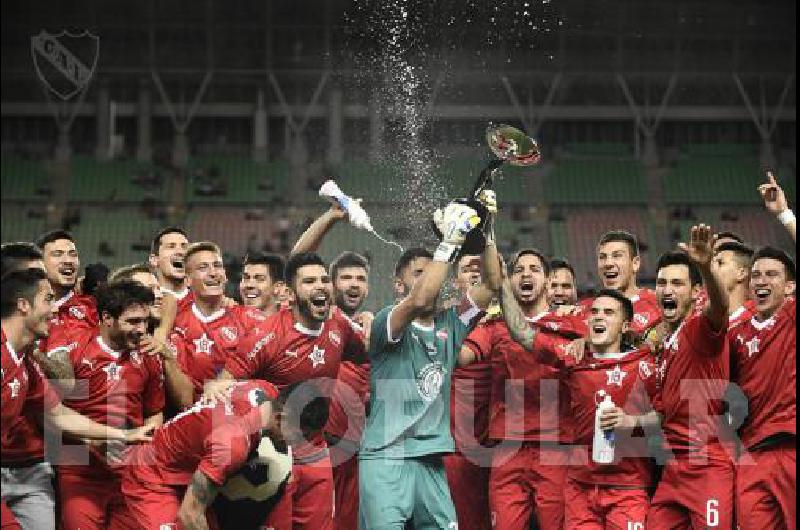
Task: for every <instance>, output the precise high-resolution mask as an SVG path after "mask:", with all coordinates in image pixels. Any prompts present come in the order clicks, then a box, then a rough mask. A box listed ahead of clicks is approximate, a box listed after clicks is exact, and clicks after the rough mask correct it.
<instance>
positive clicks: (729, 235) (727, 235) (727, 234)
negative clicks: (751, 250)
mask: <svg viewBox="0 0 800 530" xmlns="http://www.w3.org/2000/svg"><path fill="white" fill-rule="evenodd" d="M716 236H717V239H733V240H734V241H736V242H737V243H744V238H743V237H742V236H740V235H739V234H737V233H736V232H731V231H729V230H725V231H722V232H717V233H716Z"/></svg>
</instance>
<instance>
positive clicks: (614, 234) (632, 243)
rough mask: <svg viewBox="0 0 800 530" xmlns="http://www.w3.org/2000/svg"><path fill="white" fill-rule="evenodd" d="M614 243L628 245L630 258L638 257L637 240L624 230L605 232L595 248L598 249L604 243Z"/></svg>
mask: <svg viewBox="0 0 800 530" xmlns="http://www.w3.org/2000/svg"><path fill="white" fill-rule="evenodd" d="M614 242H619V243H625V244H626V245H628V249H629V250H630V251H631V257H632V258H634V257H636V256H638V255H639V240H638V239H637V238H636V236H635V235H633V234H631V233H630V232H626V231H625V230H611V231H609V232H606V233H605V234H603V237H601V238H600V241H599V242H598V243H597V248H598V249H599V248H600V247H602V246H603V245H605V244H606V243H614Z"/></svg>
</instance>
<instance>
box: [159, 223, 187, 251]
mask: <svg viewBox="0 0 800 530" xmlns="http://www.w3.org/2000/svg"><path fill="white" fill-rule="evenodd" d="M168 234H181V235H182V236H183V237H185V238H186V239H189V236H188V235H187V234H186V231H185V230H183V228H178V227H177V226H167V227H165V228H162V229H161V230H159V232H158V233H157V234H156V235H155V237H154V238H153V241H152V243H150V254H153V255H156V256H157V255H158V249H159V248H161V238H162V237H164V236H166V235H168Z"/></svg>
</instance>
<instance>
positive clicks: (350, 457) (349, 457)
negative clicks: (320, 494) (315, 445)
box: [330, 445, 358, 530]
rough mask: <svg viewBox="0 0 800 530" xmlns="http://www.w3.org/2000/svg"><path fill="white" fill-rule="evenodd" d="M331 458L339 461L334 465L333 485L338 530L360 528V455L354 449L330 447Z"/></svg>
mask: <svg viewBox="0 0 800 530" xmlns="http://www.w3.org/2000/svg"><path fill="white" fill-rule="evenodd" d="M330 451H331V459H332V460H334V461H336V462H339V463H338V464H337V465H335V466H334V467H333V486H334V490H335V492H336V495H335V498H336V507H335V511H334V515H333V521H334V527H335V528H336V530H354V529H356V528H358V456H357V455H355V454H353V453H352V451H341V450H340V449H337V447H336V446H335V445H332V446H331V447H330Z"/></svg>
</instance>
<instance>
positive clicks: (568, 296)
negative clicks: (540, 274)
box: [547, 258, 578, 307]
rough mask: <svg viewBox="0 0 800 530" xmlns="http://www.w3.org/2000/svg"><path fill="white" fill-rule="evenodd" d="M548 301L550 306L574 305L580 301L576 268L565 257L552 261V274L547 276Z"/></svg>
mask: <svg viewBox="0 0 800 530" xmlns="http://www.w3.org/2000/svg"><path fill="white" fill-rule="evenodd" d="M547 303H548V304H549V305H550V307H557V306H574V305H575V304H577V303H578V286H577V285H576V284H575V269H574V268H573V267H572V265H570V263H569V262H568V261H567V260H565V259H561V258H556V259H553V260H551V261H550V276H549V277H548V278H547Z"/></svg>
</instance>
